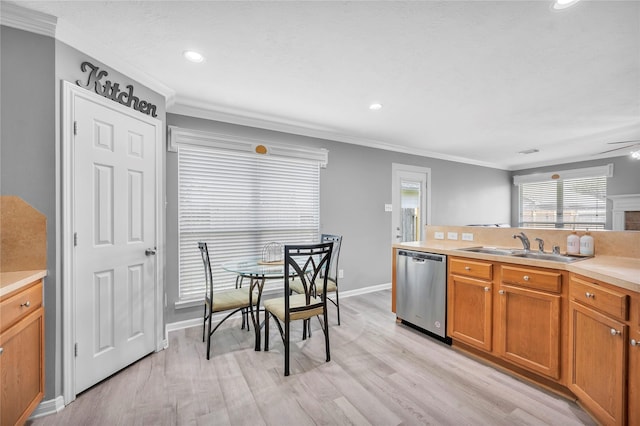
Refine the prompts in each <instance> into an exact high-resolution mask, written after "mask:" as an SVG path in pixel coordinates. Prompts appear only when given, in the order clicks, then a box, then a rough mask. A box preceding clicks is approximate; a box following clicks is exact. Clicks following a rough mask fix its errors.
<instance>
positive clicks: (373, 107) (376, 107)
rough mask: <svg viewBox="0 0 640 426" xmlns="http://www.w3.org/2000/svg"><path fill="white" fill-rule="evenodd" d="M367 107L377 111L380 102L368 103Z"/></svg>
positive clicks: (380, 105) (380, 107)
mask: <svg viewBox="0 0 640 426" xmlns="http://www.w3.org/2000/svg"><path fill="white" fill-rule="evenodd" d="M369 109H371V110H373V111H377V110H379V109H382V104H379V103H375V104H371V105H369Z"/></svg>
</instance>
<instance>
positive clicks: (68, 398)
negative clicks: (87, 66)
mask: <svg viewBox="0 0 640 426" xmlns="http://www.w3.org/2000/svg"><path fill="white" fill-rule="evenodd" d="M61 91H62V116H61V122H62V126H61V127H62V140H61V159H62V164H61V166H60V169H61V170H60V172H61V175H62V215H61V217H62V220H61V222H60V224H57V226H58V227H59V228H58V231H57V232H56V234H57V235H59V236H61V238H60V239H61V241H62V306H61V309H62V374H63V376H62V396H63V398H64V404H65V405H67V404H69V403H70V402H72V401H73V400H74V399H75V398H76V392H75V362H74V358H75V355H74V344H75V293H74V288H75V287H74V282H73V280H74V274H73V271H74V268H75V265H74V264H73V229H74V217H73V201H74V200H73V194H74V186H73V176H74V170H73V164H74V158H73V136H74V135H73V126H74V123H73V121H74V113H73V112H74V110H75V99H76V98H78V97H81V98H84V99H87V100H90V101H92V102H95V103H97V104H100V105H102V106H104V107H106V108H110V109H113V110H115V111H117V112H119V113H122V114H125V115H128V116H131V117H134V118H136V119H137V120H141V121H144V122H146V123H148V124H149V125H151V126H153V127H154V128H155V137H156V142H157V155H156V203H157V205H156V231H155V232H156V242H157V252H156V271H155V272H156V289H155V296H154V300H155V305H154V306H155V323H156V332H155V348H156V349H155V350H156V351H159V350H162V349H163V348H165V347H166V342H165V336H164V267H163V265H164V252H165V250H164V249H165V241H164V232H163V229H164V223H165V218H164V215H165V211H164V204H165V203H164V199H165V197H164V192H165V191H164V188H165V179H164V163H165V154H164V152H165V151H164V149H163V144H162V141H163V138H162V129H163V127H162V122H161V121H160V120H158V119H156V118H152V117H147V116H144V115H142V114H141V113H140V112H137V111H134V110H132V109H131V108H127V107H125V106H123V105H120V104H118V103H116V102H114V101H112V100H110V99H107V98H104V97H102V96H99V95H97V94H94V93H91V92H89V91H88V90H86V89H83V88H81V87H78V86H76V85H74V84H72V83H70V82H68V81H63V82H62V87H61Z"/></svg>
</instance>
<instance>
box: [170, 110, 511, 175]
mask: <svg viewBox="0 0 640 426" xmlns="http://www.w3.org/2000/svg"><path fill="white" fill-rule="evenodd" d="M167 113H170V114H177V115H186V116H189V117H196V118H202V119H206V120H214V121H220V122H223V123H231V124H237V125H240V126H247V127H255V128H259V129H265V130H271V131H276V132H282V133H289V134H294V135H300V136H307V137H311V138H317V139H326V140H331V141H336V142H344V143H349V144H353V145H360V146H365V147H368V148H376V149H383V150H386V151H392V152H399V153H403V154H411V155H418V156H421V157H429V158H436V159H439V160H446V161H454V162H457V163H464V164H470V165H475V166H481V167H489V168H492V169H501V170H505V169H506V167H505V166H504V165H496V164H493V163H486V162H483V161H477V160H473V159H470V158H464V157H457V156H453V155H444V154H440V153H437V152H432V151H427V150H422V149H416V148H412V147H407V146H403V145H400V144H393V143H388V142H384V141H380V140H376V139H369V138H363V137H357V136H351V135H346V134H343V133H340V132H337V131H335V130H332V129H330V128H327V127H323V126H318V125H315V124H312V123H305V122H299V121H294V120H291V119H281V118H278V117H273V116H267V115H265V114H256V113H250V112H248V111H241V110H231V109H229V108H222V107H220V106H219V105H212V104H208V103H204V102H200V101H197V100H194V99H185V98H183V97H178V98H176V99H175V102H174V103H173V104H172V105H171V107H167Z"/></svg>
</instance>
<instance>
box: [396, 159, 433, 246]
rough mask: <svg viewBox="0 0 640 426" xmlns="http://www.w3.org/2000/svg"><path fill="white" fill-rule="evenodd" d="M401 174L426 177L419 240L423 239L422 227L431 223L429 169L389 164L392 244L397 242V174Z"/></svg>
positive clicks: (398, 204) (398, 197)
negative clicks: (417, 174)
mask: <svg viewBox="0 0 640 426" xmlns="http://www.w3.org/2000/svg"><path fill="white" fill-rule="evenodd" d="M401 172H411V173H420V174H424V175H426V177H427V179H426V183H427V190H426V191H425V194H424V200H423V201H424V202H425V203H426V208H424V209H421V210H422V217H421V221H420V222H421V227H422V229H421V230H420V236H421V239H422V240H424V238H425V232H424V227H425V225H429V224H430V223H431V169H430V168H428V167H420V166H409V165H406V164H399V163H392V164H391V204H392V209H391V241H392V242H393V243H396V242H397V238H396V235H397V230H396V227H397V224H398V220H399V217H398V215H399V214H400V191H399V187H400V175H399V174H400V173H401Z"/></svg>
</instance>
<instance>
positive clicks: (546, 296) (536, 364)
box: [497, 265, 562, 380]
mask: <svg viewBox="0 0 640 426" xmlns="http://www.w3.org/2000/svg"><path fill="white" fill-rule="evenodd" d="M561 291H562V274H561V273H560V272H556V271H549V270H541V269H533V268H521V267H513V266H506V265H503V266H502V267H501V283H500V288H499V290H498V298H499V304H498V309H499V317H500V331H499V333H498V334H497V340H498V353H499V355H500V356H501V357H502V358H504V359H506V360H508V361H510V362H512V363H514V364H517V365H519V366H521V367H525V368H527V369H529V370H531V371H533V372H536V373H539V374H542V375H544V376H547V377H549V378H552V379H556V380H557V379H559V378H560V342H561V339H560V337H561V336H560V333H561V312H560V308H561V299H562V297H561V294H560V293H561Z"/></svg>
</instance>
